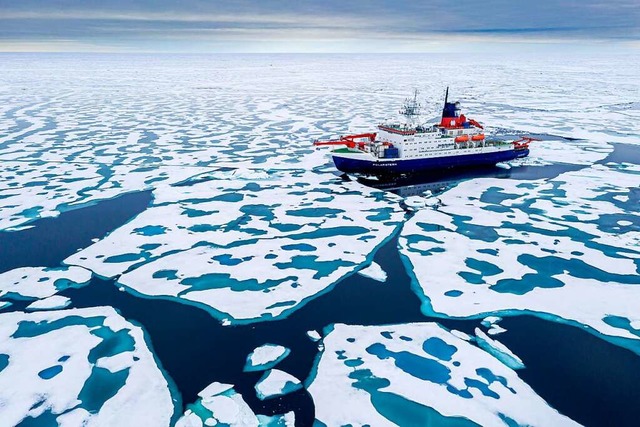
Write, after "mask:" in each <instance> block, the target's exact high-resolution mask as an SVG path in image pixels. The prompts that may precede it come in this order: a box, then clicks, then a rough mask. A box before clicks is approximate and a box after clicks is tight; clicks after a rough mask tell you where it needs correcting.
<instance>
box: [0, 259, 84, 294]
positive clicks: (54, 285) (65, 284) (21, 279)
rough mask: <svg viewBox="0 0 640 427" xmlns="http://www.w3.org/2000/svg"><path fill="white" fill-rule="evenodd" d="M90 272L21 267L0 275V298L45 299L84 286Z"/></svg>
mask: <svg viewBox="0 0 640 427" xmlns="http://www.w3.org/2000/svg"><path fill="white" fill-rule="evenodd" d="M90 280H91V272H90V271H89V270H87V269H84V268H81V267H59V268H45V267H22V268H16V269H14V270H10V271H7V272H5V273H1V274H0V297H4V298H17V299H31V298H33V299H38V298H46V297H50V296H52V295H55V294H56V293H58V292H60V291H63V290H65V289H67V288H70V287H80V286H83V285H86V284H87V283H89V281H90Z"/></svg>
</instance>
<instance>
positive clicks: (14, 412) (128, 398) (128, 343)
mask: <svg viewBox="0 0 640 427" xmlns="http://www.w3.org/2000/svg"><path fill="white" fill-rule="evenodd" d="M43 349H46V351H43ZM123 356H125V357H123ZM112 359H117V363H115V361H113V360H112ZM0 362H4V363H0V401H1V402H2V405H0V419H1V420H2V424H3V425H16V424H19V423H21V422H33V423H34V424H39V423H45V422H49V423H50V422H54V423H55V422H58V423H59V424H61V425H86V426H98V425H100V426H102V425H154V426H168V425H169V424H170V421H171V418H172V416H173V413H174V400H173V399H172V394H171V391H170V385H169V384H168V382H167V379H165V377H164V376H163V373H162V372H161V370H160V369H159V368H158V366H157V365H156V360H155V358H154V356H153V354H152V353H151V351H150V350H149V348H148V347H147V343H146V340H145V336H144V333H143V331H142V329H141V328H140V327H138V326H135V325H133V324H131V323H129V322H127V321H126V320H125V319H123V318H122V317H121V316H120V315H119V314H118V313H116V311H115V310H114V309H113V308H111V307H96V308H84V309H71V310H63V311H53V312H37V313H18V312H16V313H5V314H0ZM101 366H111V368H114V367H116V366H117V367H118V368H117V370H116V371H115V372H114V371H112V370H110V369H109V368H104V367H101ZM46 420H48V421H46ZM54 420H55V421H54Z"/></svg>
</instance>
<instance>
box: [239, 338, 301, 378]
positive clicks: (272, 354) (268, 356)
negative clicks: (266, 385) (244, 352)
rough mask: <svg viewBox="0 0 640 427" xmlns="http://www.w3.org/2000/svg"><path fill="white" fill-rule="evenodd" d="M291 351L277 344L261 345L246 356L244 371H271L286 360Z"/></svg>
mask: <svg viewBox="0 0 640 427" xmlns="http://www.w3.org/2000/svg"><path fill="white" fill-rule="evenodd" d="M289 353H291V350H289V349H288V348H286V347H283V346H281V345H277V344H263V345H261V346H260V347H258V348H256V349H255V350H253V351H252V352H251V354H249V355H248V356H247V362H246V363H245V365H244V370H245V371H247V372H249V371H264V370H266V369H271V368H273V367H274V366H276V365H277V364H278V363H280V362H281V361H282V360H283V359H284V358H286V357H287V356H288V355H289Z"/></svg>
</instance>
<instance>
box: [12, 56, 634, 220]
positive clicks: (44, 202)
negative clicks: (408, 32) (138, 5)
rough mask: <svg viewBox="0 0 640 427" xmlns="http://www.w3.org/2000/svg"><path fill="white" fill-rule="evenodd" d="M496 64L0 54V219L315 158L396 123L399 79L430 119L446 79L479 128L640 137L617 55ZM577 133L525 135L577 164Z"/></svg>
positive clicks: (629, 76)
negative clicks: (220, 169) (215, 173)
mask: <svg viewBox="0 0 640 427" xmlns="http://www.w3.org/2000/svg"><path fill="white" fill-rule="evenodd" d="M503 59H504V58H502V57H496V56H492V55H486V54H479V55H466V56H464V57H461V58H457V60H456V61H453V62H452V61H451V60H450V58H449V57H448V56H446V55H435V54H434V55H429V56H428V57H425V56H424V55H413V54H412V55H407V56H406V57H403V58H402V60H398V58H397V57H386V56H384V55H376V56H362V57H349V58H344V57H342V56H331V55H323V56H316V57H307V58H300V57H291V56H280V57H278V56H269V55H265V56H261V57H251V58H250V59H247V57H246V56H243V55H237V56H233V55H231V56H228V57H226V58H225V60H224V61H219V60H218V58H217V57H211V56H197V57H196V56H194V57H191V58H190V60H189V64H188V66H186V65H185V63H184V60H182V59H181V58H177V57H171V56H164V57H158V56H157V57H154V58H149V57H148V56H144V55H141V56H138V55H127V57H121V56H120V57H119V56H117V55H115V56H108V57H106V56H105V57H104V58H100V60H95V58H91V60H87V59H86V57H83V56H82V55H78V54H73V55H71V54H70V55H61V56H58V57H56V58H52V57H42V56H39V55H33V56H31V57H29V58H25V57H20V56H12V55H5V56H3V60H2V63H1V64H0V86H1V87H2V88H3V91H2V92H1V93H0V129H4V130H5V131H4V132H2V133H0V160H1V161H2V165H3V168H2V170H1V171H0V182H5V183H7V185H5V186H2V187H1V189H0V195H1V196H3V197H0V228H14V229H15V228H16V227H19V226H21V225H24V224H26V223H28V222H30V221H32V220H33V219H36V218H40V217H47V216H55V215H58V214H59V213H60V212H64V211H65V210H69V209H73V208H76V207H79V206H83V205H86V204H89V203H94V202H96V201H98V200H104V199H108V198H112V197H115V196H118V195H120V194H123V193H127V192H132V191H139V190H144V189H153V188H159V187H165V186H168V185H171V184H172V183H175V182H179V181H181V180H183V179H186V178H188V177H190V176H193V175H196V174H199V173H205V172H207V170H208V169H209V168H210V167H212V166H221V165H224V166H231V167H243V168H244V169H243V170H251V169H252V168H253V169H258V170H260V169H262V170H264V169H269V168H279V169H283V168H288V169H290V168H292V166H298V167H304V168H312V167H317V166H324V165H326V164H327V161H328V159H327V158H326V157H325V156H324V154H325V153H326V150H315V151H314V150H313V149H311V147H310V141H312V140H314V139H316V138H320V139H323V138H330V137H336V136H338V135H340V134H345V133H350V132H354V133H358V132H361V131H371V130H373V129H375V128H374V126H375V125H376V124H377V123H379V122H381V121H384V120H385V119H388V118H395V113H396V111H397V109H398V105H400V104H401V102H402V100H403V99H404V98H405V97H406V95H407V91H408V89H407V82H412V85H413V86H415V87H418V88H420V89H421V91H422V92H421V95H422V97H423V99H426V100H427V102H426V105H425V110H426V111H425V115H427V116H428V115H432V116H436V115H437V114H438V112H439V111H438V110H440V108H441V102H442V95H443V91H444V88H445V87H446V86H448V85H451V87H452V89H451V95H452V96H453V97H454V98H456V99H457V98H459V99H461V100H462V104H463V108H464V111H465V114H467V115H468V116H469V117H472V118H475V119H476V120H479V121H480V122H482V123H483V124H485V125H486V126H487V127H488V130H489V131H490V130H492V129H493V130H502V129H506V130H509V131H511V132H513V133H514V134H517V135H519V134H521V133H532V132H533V133H546V134H550V135H558V136H559V137H571V138H583V139H585V140H587V141H590V143H591V144H598V146H599V147H602V146H606V144H607V143H610V142H625V143H629V144H638V138H637V135H638V134H640V124H639V123H640V108H639V107H638V102H637V96H636V94H637V93H638V91H639V81H638V79H637V78H636V77H637V69H636V67H635V62H634V61H630V60H629V57H628V55H620V56H615V55H612V56H611V57H608V58H607V60H606V61H603V60H602V59H601V58H599V57H597V56H593V57H589V56H588V55H579V56H576V57H567V55H532V54H526V55H524V54H523V56H522V57H520V58H512V60H510V61H506V62H505V61H503ZM354 62H357V63H358V64H359V66H358V67H357V69H354V70H352V71H351V72H350V73H347V74H345V73H344V69H345V66H348V65H350V64H352V63H354ZM497 62H499V63H500V66H499V67H497V66H496V63H497ZM531 63H535V64H536V66H535V67H531V66H530V64H531ZM459 69H464V70H465V73H464V74H460V73H457V71H458V70H459ZM52 76H54V77H53V78H52ZM212 76H214V77H212ZM389 76H393V78H389ZM451 76H456V77H455V79H453V80H452V77H451ZM514 76H517V78H514ZM603 76H606V78H603ZM479 82H481V84H479ZM612 94H614V95H612ZM559 100H562V102H559ZM603 123H606V126H605V125H603ZM574 142H575V141H563V140H561V139H558V140H557V141H555V142H554V143H552V144H548V143H546V142H545V143H536V144H538V145H539V146H540V147H542V148H541V149H544V150H547V146H548V145H552V146H553V147H551V148H550V149H551V150H553V151H554V153H553V156H552V157H551V159H552V160H551V161H555V160H553V159H559V157H560V156H563V157H566V158H567V159H569V162H570V163H573V162H574V161H575V158H574V154H575V153H573V152H572V150H571V149H570V148H569V147H572V146H574V145H575V144H574ZM595 149H596V150H597V147H596V148H595ZM580 151H581V153H584V150H580ZM532 155H533V157H536V156H537V154H536V151H535V150H534V151H533V152H532ZM545 157H547V156H545ZM541 160H542V161H544V162H547V161H549V160H550V158H549V157H547V158H546V159H541ZM560 161H564V160H560ZM43 176H44V177H46V179H43V178H42V177H43ZM25 184H29V185H25Z"/></svg>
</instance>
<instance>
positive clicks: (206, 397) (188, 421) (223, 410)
mask: <svg viewBox="0 0 640 427" xmlns="http://www.w3.org/2000/svg"><path fill="white" fill-rule="evenodd" d="M198 396H199V397H200V398H199V399H198V400H197V401H196V402H195V403H193V404H189V405H187V409H186V410H185V412H184V415H183V416H182V417H180V419H179V420H178V421H177V423H176V427H202V426H215V425H225V426H230V427H245V426H246V427H258V426H259V425H262V424H261V423H260V421H259V420H258V417H256V415H255V414H254V413H253V411H252V410H251V408H250V407H249V405H247V403H246V402H245V401H244V399H243V398H242V396H241V395H240V394H239V393H237V392H236V391H235V390H234V389H233V386H232V385H230V384H222V383H218V382H214V383H211V384H210V385H209V386H207V387H206V388H205V389H204V390H202V391H201V392H200V393H198Z"/></svg>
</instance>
